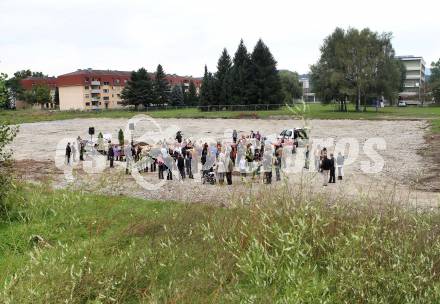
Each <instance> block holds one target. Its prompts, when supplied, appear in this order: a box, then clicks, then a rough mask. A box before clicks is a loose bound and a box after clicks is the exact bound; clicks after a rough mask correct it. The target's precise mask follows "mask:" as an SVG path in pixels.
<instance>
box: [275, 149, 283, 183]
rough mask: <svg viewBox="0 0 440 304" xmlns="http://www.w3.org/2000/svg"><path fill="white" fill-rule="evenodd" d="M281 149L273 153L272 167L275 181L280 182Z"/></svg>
mask: <svg viewBox="0 0 440 304" xmlns="http://www.w3.org/2000/svg"><path fill="white" fill-rule="evenodd" d="M282 151H283V150H282V149H281V148H279V149H277V150H276V152H275V158H274V165H275V175H276V180H277V181H280V180H281V162H282V159H281V153H282Z"/></svg>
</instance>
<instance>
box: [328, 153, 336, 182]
mask: <svg viewBox="0 0 440 304" xmlns="http://www.w3.org/2000/svg"><path fill="white" fill-rule="evenodd" d="M328 182H329V183H331V184H334V183H336V178H335V158H334V156H333V153H330V180H329V181H328Z"/></svg>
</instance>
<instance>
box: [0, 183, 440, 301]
mask: <svg viewBox="0 0 440 304" xmlns="http://www.w3.org/2000/svg"><path fill="white" fill-rule="evenodd" d="M7 202H8V204H7V206H8V216H5V214H0V215H1V217H0V219H2V221H1V222H0V239H1V242H0V302H1V303H65V302H69V303H114V302H115V303H139V302H142V303H250V302H252V303H270V302H277V303H278V302H279V303H363V302H369V303H399V304H400V303H438V302H439V300H440V276H439V275H438V274H439V271H440V266H439V263H438V261H439V260H440V251H439V250H438V248H440V236H439V234H438V233H437V232H438V228H439V220H440V215H439V214H438V212H429V213H412V212H410V211H405V210H403V209H399V208H397V207H396V204H395V203H394V205H392V206H391V205H390V206H388V205H387V204H386V203H382V207H383V210H382V212H379V210H377V209H374V208H371V206H370V204H371V202H362V201H351V202H347V203H348V205H346V204H345V203H344V202H339V203H338V204H337V205H335V206H334V207H333V208H328V206H327V204H326V201H325V200H322V201H321V200H320V199H315V200H313V201H312V202H310V201H308V202H304V201H302V200H301V198H300V197H296V196H295V195H291V194H290V195H288V196H286V193H285V192H280V193H277V192H274V193H272V194H271V196H270V197H268V198H263V199H260V200H259V201H256V200H252V201H251V203H250V205H247V206H238V207H236V208H233V209H225V208H219V207H214V206H210V205H208V204H206V205H198V204H188V205H186V204H178V203H173V202H156V201H145V200H141V199H134V198H127V197H119V196H118V197H109V196H99V195H91V194H85V193H81V192H71V191H67V190H63V191H52V190H47V188H45V187H41V186H30V185H24V186H19V188H18V189H17V190H16V191H14V193H13V196H12V197H11V198H10V199H9V200H8V201H7ZM0 210H2V209H1V208H0ZM8 219H9V220H8ZM36 234H38V235H40V236H41V237H42V238H44V240H45V241H46V242H47V244H48V245H46V246H44V245H41V246H39V245H35V244H31V243H30V242H29V239H30V237H31V236H32V235H36Z"/></svg>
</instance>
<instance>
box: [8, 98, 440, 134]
mask: <svg viewBox="0 0 440 304" xmlns="http://www.w3.org/2000/svg"><path fill="white" fill-rule="evenodd" d="M140 113H144V114H148V115H151V116H152V117H154V118H268V117H272V116H283V117H292V118H295V117H296V118H302V117H304V118H309V119H439V117H440V107H406V108H397V107H386V108H383V109H380V110H379V111H378V112H376V111H375V109H374V108H368V111H367V112H359V113H358V112H355V111H354V108H353V106H352V105H350V107H349V112H347V113H345V112H338V111H336V110H335V107H334V106H333V105H321V104H308V105H306V106H302V105H297V106H295V107H291V108H288V107H283V108H281V109H279V110H270V111H212V112H202V111H199V110H197V109H196V108H190V109H177V110H176V109H171V110H160V111H150V112H135V111H127V110H107V111H106V110H103V111H99V112H79V111H65V112H61V111H53V112H49V111H37V110H17V111H4V110H3V111H0V121H2V122H7V123H10V124H19V123H29V122H37V121H50V120H62V119H71V118H100V117H101V118H130V117H132V116H133V115H136V114H140ZM434 125H436V126H437V125H438V122H435V123H434ZM435 130H438V128H436V129H435Z"/></svg>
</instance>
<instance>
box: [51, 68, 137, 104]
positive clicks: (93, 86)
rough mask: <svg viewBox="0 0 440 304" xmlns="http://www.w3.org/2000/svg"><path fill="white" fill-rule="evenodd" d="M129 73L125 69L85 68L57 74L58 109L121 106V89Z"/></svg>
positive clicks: (128, 77)
mask: <svg viewBox="0 0 440 304" xmlns="http://www.w3.org/2000/svg"><path fill="white" fill-rule="evenodd" d="M130 74H131V73H130V72H125V71H111V70H92V69H85V70H77V71H75V72H72V73H68V74H63V75H60V76H58V78H57V85H58V91H59V96H60V110H88V109H97V108H102V109H112V108H118V107H121V106H122V100H121V93H122V89H123V88H124V85H125V84H126V83H127V81H128V80H129V79H130Z"/></svg>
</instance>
